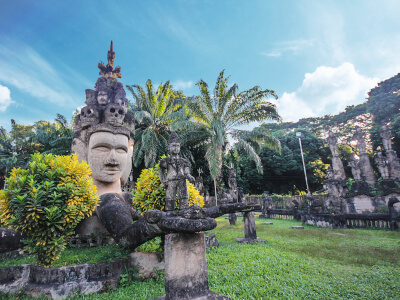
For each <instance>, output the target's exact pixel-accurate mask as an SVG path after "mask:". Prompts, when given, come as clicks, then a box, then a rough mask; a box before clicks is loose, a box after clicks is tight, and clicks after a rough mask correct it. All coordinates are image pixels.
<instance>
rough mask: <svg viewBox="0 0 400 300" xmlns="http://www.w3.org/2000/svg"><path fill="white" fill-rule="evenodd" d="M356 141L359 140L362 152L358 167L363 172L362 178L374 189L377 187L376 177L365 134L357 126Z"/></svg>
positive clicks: (359, 147)
mask: <svg viewBox="0 0 400 300" xmlns="http://www.w3.org/2000/svg"><path fill="white" fill-rule="evenodd" d="M354 139H356V140H357V147H358V149H359V150H360V161H359V163H358V165H359V167H360V170H361V176H362V178H363V180H365V182H366V183H367V184H368V185H370V186H372V187H374V186H375V185H376V177H375V173H374V170H373V169H372V165H371V162H370V160H369V156H368V153H367V152H366V144H365V134H364V132H363V131H362V130H361V128H360V127H358V126H356V132H355V134H354Z"/></svg>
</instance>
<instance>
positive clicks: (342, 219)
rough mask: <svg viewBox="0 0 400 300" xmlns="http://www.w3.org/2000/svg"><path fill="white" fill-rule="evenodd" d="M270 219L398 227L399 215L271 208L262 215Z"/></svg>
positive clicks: (386, 227) (354, 225) (340, 224)
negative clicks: (308, 211)
mask: <svg viewBox="0 0 400 300" xmlns="http://www.w3.org/2000/svg"><path fill="white" fill-rule="evenodd" d="M264 217H266V218H270V219H285V220H293V219H295V220H301V221H302V222H303V223H304V224H308V225H314V226H319V227H331V228H369V229H392V230H397V229H399V228H400V216H399V217H397V218H394V219H393V218H391V217H390V214H338V215H335V214H329V213H321V214H309V213H306V212H302V211H296V210H294V209H292V210H290V209H271V210H267V215H266V216H264Z"/></svg>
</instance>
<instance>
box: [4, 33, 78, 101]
mask: <svg viewBox="0 0 400 300" xmlns="http://www.w3.org/2000/svg"><path fill="white" fill-rule="evenodd" d="M7 44H9V46H8V47H6V46H0V65H1V68H0V81H1V82H4V83H5V84H7V85H8V86H14V87H15V88H17V89H19V90H20V91H22V92H25V93H27V94H30V95H31V96H33V97H34V98H36V99H38V100H40V101H43V102H48V103H54V104H58V105H59V106H71V105H72V106H75V105H78V104H79V103H81V99H82V97H84V95H77V94H76V92H75V88H74V87H73V86H72V85H71V84H70V83H68V80H69V79H72V78H74V79H75V78H77V74H76V72H75V73H74V71H73V70H72V69H71V68H66V67H65V65H62V64H60V65H59V66H58V67H57V68H56V66H54V64H52V63H50V62H49V61H48V60H46V59H45V58H44V57H42V56H41V55H40V54H39V53H37V52H36V51H35V50H34V49H32V48H31V47H29V46H28V45H25V44H23V43H19V42H15V41H12V42H10V43H7ZM66 79H68V80H66ZM79 79H80V80H82V81H83V80H84V79H83V78H82V77H81V78H79Z"/></svg>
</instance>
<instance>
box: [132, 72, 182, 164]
mask: <svg viewBox="0 0 400 300" xmlns="http://www.w3.org/2000/svg"><path fill="white" fill-rule="evenodd" d="M126 87H127V88H128V90H129V91H130V92H131V93H132V96H133V98H134V100H135V103H134V104H133V105H132V106H131V108H130V111H131V113H133V115H134V116H135V122H136V129H135V147H134V150H133V165H134V166H135V167H139V166H140V165H141V163H142V162H143V163H144V167H145V168H153V167H154V166H155V165H156V163H157V161H158V160H159V159H160V157H161V156H162V155H165V154H167V149H168V138H169V134H170V132H171V130H170V125H171V123H173V122H174V121H176V120H177V119H179V118H182V117H184V114H183V112H182V111H181V108H182V102H183V99H182V98H183V95H182V94H181V93H178V92H175V91H174V90H173V87H172V85H171V84H170V82H169V81H167V82H165V83H164V84H163V83H160V85H159V86H158V88H157V89H156V90H154V86H153V83H152V82H151V80H150V79H149V80H147V82H146V86H145V87H144V88H143V87H142V86H140V85H130V86H129V85H127V86H126Z"/></svg>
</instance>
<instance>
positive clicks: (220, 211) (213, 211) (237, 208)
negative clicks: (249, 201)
mask: <svg viewBox="0 0 400 300" xmlns="http://www.w3.org/2000/svg"><path fill="white" fill-rule="evenodd" d="M256 209H260V205H246V203H228V204H222V205H218V206H212V207H209V208H206V209H205V210H206V216H207V217H209V218H214V219H215V218H218V217H220V216H222V215H225V214H232V213H235V212H248V211H254V210H256Z"/></svg>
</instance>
